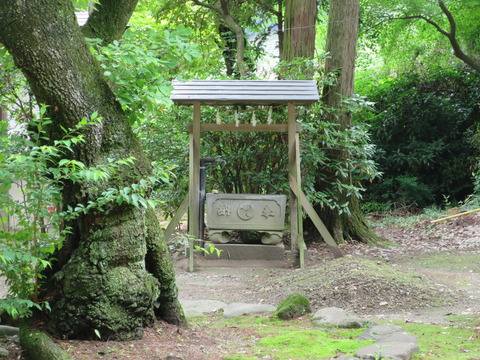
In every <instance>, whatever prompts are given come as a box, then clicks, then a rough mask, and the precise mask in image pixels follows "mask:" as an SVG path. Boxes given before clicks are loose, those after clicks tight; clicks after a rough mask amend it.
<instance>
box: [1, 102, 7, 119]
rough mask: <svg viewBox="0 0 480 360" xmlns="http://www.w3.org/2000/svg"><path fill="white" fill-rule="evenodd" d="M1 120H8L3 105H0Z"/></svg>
mask: <svg viewBox="0 0 480 360" xmlns="http://www.w3.org/2000/svg"><path fill="white" fill-rule="evenodd" d="M0 121H7V111H6V110H5V107H4V106H2V105H0Z"/></svg>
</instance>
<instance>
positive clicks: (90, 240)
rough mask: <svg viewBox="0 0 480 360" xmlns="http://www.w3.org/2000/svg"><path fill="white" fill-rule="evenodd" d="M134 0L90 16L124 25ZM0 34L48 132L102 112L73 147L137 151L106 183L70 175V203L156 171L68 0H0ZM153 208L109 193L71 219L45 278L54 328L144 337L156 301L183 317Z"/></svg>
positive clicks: (78, 153)
mask: <svg viewBox="0 0 480 360" xmlns="http://www.w3.org/2000/svg"><path fill="white" fill-rule="evenodd" d="M136 1H137V0H118V1H116V2H111V1H110V2H109V4H108V6H98V8H97V10H96V11H97V12H98V14H95V16H94V17H93V19H92V21H91V22H90V25H92V26H93V25H94V23H98V22H102V21H103V20H102V17H103V16H105V17H106V18H109V20H112V18H111V16H113V18H117V19H120V18H121V19H123V20H122V21H121V22H117V21H116V20H115V19H113V20H112V21H111V23H110V24H111V26H120V28H119V29H120V30H121V31H123V29H124V25H125V23H126V21H128V16H129V12H131V11H132V10H133V8H134V5H135V3H136ZM102 3H105V4H106V2H104V1H103V0H101V1H100V5H101V4H102ZM110 3H111V4H110ZM116 11H119V12H120V13H115V12H116ZM100 13H101V14H100ZM120 23H121V24H120ZM118 24H120V25H118ZM122 24H123V25H122ZM122 27H123V28H122ZM119 29H111V30H112V31H111V32H110V34H114V33H115V34H117V32H116V30H119ZM114 36H117V35H114ZM105 37H107V35H105ZM18 39H22V41H18ZM105 40H106V41H108V39H105ZM0 41H1V42H2V43H3V45H5V47H6V48H7V49H8V51H9V52H10V53H11V54H12V56H13V57H14V59H15V63H16V64H17V66H18V67H19V68H20V69H21V70H22V72H23V73H24V74H25V76H26V78H27V80H28V82H29V84H30V86H31V89H32V91H33V92H34V94H35V96H36V98H37V100H38V101H39V102H40V103H43V104H47V105H49V108H48V116H49V117H50V118H51V120H52V121H53V124H52V130H51V132H50V134H49V136H50V138H51V140H52V141H54V140H57V139H59V138H60V137H61V136H62V135H63V131H62V128H67V129H68V128H73V127H74V126H75V125H76V124H77V123H78V122H79V121H80V120H81V119H82V118H88V117H90V115H91V114H92V113H94V112H97V113H98V116H99V117H101V118H102V119H103V120H102V121H101V122H100V123H98V124H95V125H92V126H90V127H89V128H88V129H87V130H86V131H85V139H86V142H85V143H84V144H79V145H78V147H77V148H75V151H74V153H73V154H72V155H71V157H72V158H73V159H75V160H79V161H82V162H83V163H84V164H85V165H87V166H100V167H101V166H103V165H104V164H106V163H107V162H108V160H107V159H124V158H128V157H133V158H135V163H134V164H133V165H131V166H125V168H123V169H122V171H121V172H119V173H117V174H116V175H115V176H114V177H112V178H111V179H110V180H109V181H108V182H106V183H102V184H89V183H84V184H67V186H68V187H67V188H66V189H65V190H64V194H63V195H64V199H63V203H64V206H68V205H70V206H75V205H76V204H78V203H81V204H85V205H86V204H88V203H89V202H90V201H95V200H96V199H97V197H98V196H99V195H100V194H101V193H102V191H103V190H105V189H107V188H111V187H112V188H118V189H121V188H123V187H125V186H129V185H130V184H132V183H136V182H138V181H139V180H140V179H142V178H145V177H148V176H150V175H151V168H150V164H149V162H148V160H147V159H146V158H145V156H144V154H143V152H142V151H141V148H140V146H139V143H138V140H137V139H136V137H135V136H134V134H133V132H132V129H131V127H130V125H129V123H128V119H127V118H126V116H125V114H124V113H123V111H122V108H121V106H120V104H119V103H118V102H117V101H116V99H115V96H114V94H113V92H112V91H111V89H110V88H109V87H108V85H107V83H106V82H105V79H104V78H103V71H102V69H101V67H100V65H99V64H98V62H97V61H96V60H95V59H94V58H93V56H92V54H91V53H90V51H89V48H88V45H87V43H86V42H85V39H84V37H83V34H82V33H81V31H80V29H79V27H78V24H77V22H76V19H75V15H74V8H73V4H72V2H71V1H70V0H58V1H51V0H38V1H34V2H28V4H27V3H26V2H25V1H20V2H18V1H16V0H2V1H0ZM152 214H153V212H152V211H147V212H145V210H142V209H136V208H134V207H131V206H126V205H118V204H116V203H115V202H112V203H111V204H110V207H109V208H108V209H105V211H104V212H96V213H95V212H91V213H89V214H87V215H84V216H81V217H80V218H78V219H76V220H75V221H73V222H71V223H70V224H68V225H70V226H71V234H70V235H69V236H68V238H67V240H66V243H65V246H64V247H63V249H62V250H61V252H59V253H58V254H56V257H57V258H58V260H59V261H58V263H57V264H56V265H55V266H54V268H53V271H52V272H51V273H50V274H48V278H47V279H46V280H47V281H46V282H45V284H46V285H48V286H49V287H48V288H46V298H47V299H48V300H49V301H50V303H51V304H52V308H53V311H52V314H51V319H50V323H49V327H50V329H51V330H52V331H53V332H54V333H55V334H56V335H58V336H67V337H77V338H95V337H96V334H95V330H97V331H98V332H99V333H100V335H101V336H102V339H103V340H108V339H133V338H139V337H140V336H141V334H142V328H143V327H144V326H145V325H147V324H150V323H151V322H152V321H153V319H154V316H155V314H154V308H155V305H156V304H157V303H158V302H160V307H159V309H158V312H157V313H158V314H160V315H164V316H165V317H166V320H168V321H170V322H176V323H183V322H184V321H185V318H184V316H183V312H182V311H181V307H180V306H179V304H178V300H177V289H176V285H175V276H174V273H173V267H172V264H171V262H170V260H169V259H168V252H167V248H166V244H165V243H164V242H163V238H162V234H161V228H160V225H159V223H158V221H153V220H152V219H153V217H152ZM154 215H155V214H153V216H154ZM147 244H148V249H149V250H148V254H149V256H148V259H147V262H148V270H147V268H146V256H147ZM149 271H151V273H149ZM152 274H153V275H152ZM159 288H160V289H161V292H160V291H159Z"/></svg>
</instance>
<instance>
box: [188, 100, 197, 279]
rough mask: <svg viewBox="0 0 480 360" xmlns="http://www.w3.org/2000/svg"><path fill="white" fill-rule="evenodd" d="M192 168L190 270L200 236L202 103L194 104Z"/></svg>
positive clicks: (190, 170) (190, 186)
mask: <svg viewBox="0 0 480 360" xmlns="http://www.w3.org/2000/svg"><path fill="white" fill-rule="evenodd" d="M189 159H190V164H189V165H190V166H189V167H190V169H189V189H188V194H189V210H188V232H189V234H190V238H189V246H190V256H189V270H190V271H193V270H194V269H193V268H194V263H193V260H194V259H193V255H194V251H193V248H194V240H193V239H198V238H199V231H200V229H199V224H198V216H199V212H200V202H199V187H200V103H199V102H196V103H195V104H194V106H193V128H192V132H191V133H190V157H189Z"/></svg>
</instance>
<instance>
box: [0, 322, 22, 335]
mask: <svg viewBox="0 0 480 360" xmlns="http://www.w3.org/2000/svg"><path fill="white" fill-rule="evenodd" d="M19 333H20V329H19V328H18V327H15V326H7V325H0V337H11V336H18V335H19Z"/></svg>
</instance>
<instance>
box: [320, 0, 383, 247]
mask: <svg viewBox="0 0 480 360" xmlns="http://www.w3.org/2000/svg"><path fill="white" fill-rule="evenodd" d="M359 15H360V5H359V0H337V1H331V2H330V12H329V25H328V32H327V46H326V53H327V54H329V56H328V57H327V60H326V62H325V73H331V72H337V73H338V75H337V77H336V82H335V84H334V85H332V86H327V87H325V88H324V92H323V102H324V104H325V106H326V107H327V108H331V109H335V112H330V114H329V115H327V116H328V118H327V120H329V121H332V122H338V123H339V124H340V128H341V129H346V128H348V127H349V126H350V125H351V114H350V113H349V112H348V111H346V110H345V108H344V107H343V105H342V100H343V99H346V98H350V97H352V95H353V83H354V70H355V55H356V44H357V36H358V23H359ZM328 156H329V157H332V158H337V159H338V161H342V158H343V157H345V156H348V155H347V154H346V153H345V152H343V151H331V152H329V155H328ZM329 171H331V170H328V169H323V168H319V169H318V172H319V173H323V174H325V173H327V174H328V172H329ZM336 180H339V181H341V182H343V183H348V184H350V183H351V181H352V180H351V177H350V176H348V177H345V178H343V177H342V178H337V175H336V174H334V173H331V174H330V182H333V181H336ZM327 186H328V183H326V184H325V183H322V182H320V181H318V182H317V184H316V188H317V190H323V189H325V187H327ZM340 196H341V199H340V201H341V202H342V203H344V202H346V201H348V202H349V210H350V214H346V213H343V214H339V213H338V211H334V210H329V209H325V208H323V207H317V208H316V210H317V212H318V213H319V214H320V216H321V218H322V219H323V221H324V222H325V225H326V226H327V228H328V229H329V230H330V232H331V233H332V235H333V237H334V238H335V240H336V241H337V242H342V241H343V240H345V239H355V240H359V241H363V242H375V241H376V240H377V237H376V235H375V234H374V233H373V232H372V231H370V229H369V228H368V226H367V225H366V223H365V221H364V219H363V215H362V213H361V211H360V207H359V202H358V199H357V198H356V197H354V196H349V197H347V195H346V194H343V195H340Z"/></svg>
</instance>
